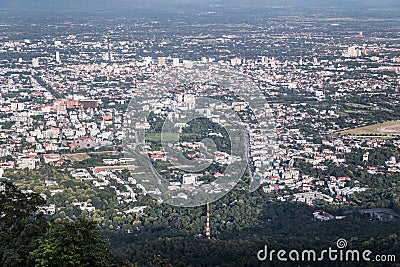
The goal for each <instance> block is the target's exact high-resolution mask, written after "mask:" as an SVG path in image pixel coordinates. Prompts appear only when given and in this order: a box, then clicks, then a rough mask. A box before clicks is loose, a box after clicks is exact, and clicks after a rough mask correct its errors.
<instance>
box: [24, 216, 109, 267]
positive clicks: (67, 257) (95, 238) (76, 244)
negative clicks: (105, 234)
mask: <svg viewBox="0 0 400 267" xmlns="http://www.w3.org/2000/svg"><path fill="white" fill-rule="evenodd" d="M31 256H32V257H33V258H34V259H35V264H36V266H82V267H83V266H88V267H89V266H90V267H92V266H102V267H103V266H115V264H114V260H113V257H112V255H111V254H110V253H109V250H108V245H107V242H106V241H105V240H103V239H102V238H101V232H100V230H98V229H96V223H95V222H93V221H90V220H87V219H78V220H77V221H76V222H64V221H58V222H55V223H54V224H53V225H52V226H51V227H50V229H49V230H48V232H47V235H46V238H45V239H43V240H41V241H40V244H39V247H38V248H37V249H36V250H35V251H33V252H32V253H31Z"/></svg>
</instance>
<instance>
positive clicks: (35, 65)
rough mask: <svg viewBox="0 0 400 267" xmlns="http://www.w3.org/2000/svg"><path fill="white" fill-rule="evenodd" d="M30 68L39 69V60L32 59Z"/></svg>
mask: <svg viewBox="0 0 400 267" xmlns="http://www.w3.org/2000/svg"><path fill="white" fill-rule="evenodd" d="M32 66H33V67H34V68H37V67H39V59H38V58H33V59H32Z"/></svg>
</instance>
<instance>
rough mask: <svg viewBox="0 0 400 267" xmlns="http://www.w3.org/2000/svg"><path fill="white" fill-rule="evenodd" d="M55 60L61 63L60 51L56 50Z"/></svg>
mask: <svg viewBox="0 0 400 267" xmlns="http://www.w3.org/2000/svg"><path fill="white" fill-rule="evenodd" d="M56 62H57V63H61V59H60V51H56Z"/></svg>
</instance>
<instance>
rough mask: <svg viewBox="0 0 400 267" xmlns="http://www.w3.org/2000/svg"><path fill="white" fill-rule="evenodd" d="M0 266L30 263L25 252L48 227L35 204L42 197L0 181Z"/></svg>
mask: <svg viewBox="0 0 400 267" xmlns="http://www.w3.org/2000/svg"><path fill="white" fill-rule="evenodd" d="M0 203H1V205H0V266H32V262H31V261H30V260H29V252H30V251H33V250H34V249H35V248H36V247H37V240H38V238H40V237H41V236H43V235H44V233H45V232H46V228H47V226H48V223H47V221H46V220H45V218H44V217H43V214H41V213H39V212H38V207H39V206H40V205H44V204H45V200H44V199H43V198H42V197H41V196H40V195H38V194H31V193H23V192H22V191H20V190H19V189H18V188H17V187H16V186H14V185H13V184H12V183H10V182H8V181H0Z"/></svg>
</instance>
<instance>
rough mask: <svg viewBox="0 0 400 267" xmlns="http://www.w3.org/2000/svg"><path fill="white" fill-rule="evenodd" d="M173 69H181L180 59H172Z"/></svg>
mask: <svg viewBox="0 0 400 267" xmlns="http://www.w3.org/2000/svg"><path fill="white" fill-rule="evenodd" d="M172 67H179V58H173V59H172Z"/></svg>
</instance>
